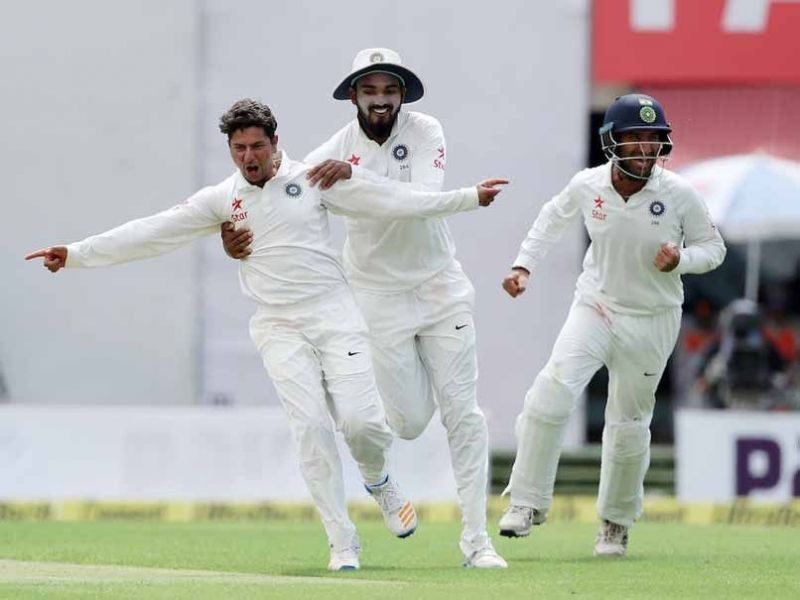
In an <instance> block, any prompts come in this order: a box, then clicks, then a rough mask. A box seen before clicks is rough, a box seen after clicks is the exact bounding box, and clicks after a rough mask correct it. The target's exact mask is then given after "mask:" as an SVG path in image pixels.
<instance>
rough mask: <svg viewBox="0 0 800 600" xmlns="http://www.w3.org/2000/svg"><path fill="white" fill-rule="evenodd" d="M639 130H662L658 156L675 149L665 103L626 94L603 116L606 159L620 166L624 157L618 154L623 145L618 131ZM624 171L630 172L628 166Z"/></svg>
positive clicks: (642, 96)
mask: <svg viewBox="0 0 800 600" xmlns="http://www.w3.org/2000/svg"><path fill="white" fill-rule="evenodd" d="M637 130H645V131H657V132H658V133H659V137H660V138H661V147H660V148H659V150H658V154H657V157H658V158H661V159H665V158H666V157H667V155H668V154H669V153H670V152H671V151H672V139H671V138H670V136H669V134H670V133H671V132H672V127H671V126H670V124H669V122H668V121H667V117H666V115H665V114H664V107H663V106H661V103H660V102H659V101H658V100H656V99H655V98H653V97H652V96H648V95H647V94H626V95H624V96H619V97H618V98H616V99H615V100H614V102H612V103H611V105H610V106H609V107H608V109H607V110H606V114H605V117H604V118H603V126H602V127H601V128H600V130H599V132H598V133H599V134H600V143H601V146H602V148H603V153H604V154H605V155H606V158H608V159H609V160H611V161H613V162H615V163H616V164H617V166H620V164H619V161H620V160H624V159H621V158H620V157H619V155H618V154H617V148H618V147H619V146H620V142H619V136H618V134H620V133H624V132H626V131H637ZM634 143H636V144H638V142H634ZM629 158H636V157H629ZM623 171H624V172H626V173H627V171H625V170H624V169H623ZM629 174H630V173H629ZM633 176H634V177H638V176H637V175H633Z"/></svg>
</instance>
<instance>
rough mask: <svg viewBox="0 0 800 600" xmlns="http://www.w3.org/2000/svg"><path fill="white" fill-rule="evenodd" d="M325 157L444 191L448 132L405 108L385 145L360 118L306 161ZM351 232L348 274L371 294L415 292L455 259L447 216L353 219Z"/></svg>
mask: <svg viewBox="0 0 800 600" xmlns="http://www.w3.org/2000/svg"><path fill="white" fill-rule="evenodd" d="M326 159H336V160H346V161H348V162H350V163H351V164H352V165H354V166H356V167H360V168H362V169H366V170H368V171H371V172H372V173H376V174H378V175H381V176H384V177H388V178H389V179H393V180H395V181H401V182H404V183H406V184H412V185H411V187H414V188H415V189H420V190H429V191H439V190H441V189H442V184H443V182H444V169H445V141H444V133H443V132H442V126H441V125H440V124H439V121H437V120H436V119H434V118H433V117H431V116H428V115H425V114H422V113H418V112H409V111H405V110H403V109H401V110H400V112H399V114H398V115H397V120H396V121H395V124H394V126H393V128H392V132H391V134H390V135H389V138H388V139H387V140H386V141H385V142H384V143H383V144H380V145H379V144H377V143H376V142H374V141H373V140H371V139H369V138H368V137H367V136H366V134H365V133H364V131H363V130H362V129H361V127H360V125H359V124H358V120H357V119H356V120H353V121H351V122H350V123H349V124H347V125H346V126H345V127H343V128H342V129H340V130H339V131H338V132H336V133H335V134H334V135H333V137H331V138H330V139H329V140H328V141H327V142H325V143H324V144H322V145H321V146H320V147H319V148H317V149H316V150H314V151H313V152H311V153H310V154H309V155H308V156H307V157H306V158H305V161H304V162H305V163H307V164H309V165H314V164H317V163H319V162H321V161H323V160H326ZM372 201H373V202H376V203H378V202H380V201H381V199H380V198H379V197H375V198H373V200H372ZM346 229H347V239H346V240H345V243H344V251H343V254H344V266H345V269H346V270H347V275H348V277H349V278H350V281H351V283H352V284H353V285H355V286H357V287H359V288H363V289H367V290H373V291H390V292H392V291H403V290H409V289H412V288H414V287H416V286H418V285H420V284H421V283H423V282H424V281H427V280H428V279H430V278H431V277H433V276H434V275H436V274H437V273H438V272H439V271H441V270H442V269H444V268H445V267H447V265H449V264H450V263H451V262H452V260H453V257H454V256H455V244H454V243H453V236H452V235H451V233H450V229H449V228H448V226H447V223H446V222H445V220H444V219H442V218H419V219H412V220H404V221H397V220H387V219H386V218H379V219H376V218H369V217H350V218H348V219H347V222H346Z"/></svg>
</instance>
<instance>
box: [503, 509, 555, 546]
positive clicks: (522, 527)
mask: <svg viewBox="0 0 800 600" xmlns="http://www.w3.org/2000/svg"><path fill="white" fill-rule="evenodd" d="M546 520H547V513H545V512H542V511H540V510H537V509H535V508H532V507H530V506H520V505H518V504H512V505H510V506H509V507H508V508H507V509H506V512H505V513H503V516H502V517H500V523H499V525H500V535H502V536H504V537H512V538H513V537H525V536H527V535H528V534H529V533H530V532H531V527H533V526H534V525H541V524H542V523H544V522H545V521H546Z"/></svg>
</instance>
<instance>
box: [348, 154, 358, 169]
mask: <svg viewBox="0 0 800 600" xmlns="http://www.w3.org/2000/svg"><path fill="white" fill-rule="evenodd" d="M347 162H349V163H350V164H351V165H353V166H354V167H357V166H358V164H359V163H360V162H361V157H360V156H357V155H356V154H352V155H351V156H350V158H348V159H347Z"/></svg>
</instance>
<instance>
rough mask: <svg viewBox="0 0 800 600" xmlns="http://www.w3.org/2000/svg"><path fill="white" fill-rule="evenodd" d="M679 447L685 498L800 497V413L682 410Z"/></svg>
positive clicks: (779, 499)
mask: <svg viewBox="0 0 800 600" xmlns="http://www.w3.org/2000/svg"><path fill="white" fill-rule="evenodd" d="M675 452H676V457H675V458H676V461H675V462H676V478H677V493H678V498H679V499H680V500H682V501H689V502H728V501H731V500H734V499H737V498H739V499H742V498H745V499H748V500H752V501H756V502H760V501H768V502H788V501H792V500H798V499H800V414H796V413H764V412H747V411H704V410H679V411H678V412H677V414H676V419H675Z"/></svg>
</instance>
